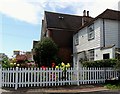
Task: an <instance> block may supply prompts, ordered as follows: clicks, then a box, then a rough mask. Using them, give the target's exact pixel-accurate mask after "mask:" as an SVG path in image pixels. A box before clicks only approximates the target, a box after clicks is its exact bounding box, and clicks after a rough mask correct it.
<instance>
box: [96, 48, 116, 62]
mask: <svg viewBox="0 0 120 94" xmlns="http://www.w3.org/2000/svg"><path fill="white" fill-rule="evenodd" d="M114 50H115V47H113V48H108V49H103V50H101V49H95V60H101V59H103V54H107V53H109V54H110V58H115V54H114V53H115V51H114Z"/></svg>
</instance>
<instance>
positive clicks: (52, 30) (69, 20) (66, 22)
mask: <svg viewBox="0 0 120 94" xmlns="http://www.w3.org/2000/svg"><path fill="white" fill-rule="evenodd" d="M85 13H86V11H84V16H75V15H69V14H61V13H53V12H48V11H45V13H44V19H43V20H42V28H41V39H42V38H43V37H50V38H52V39H53V41H54V42H55V43H56V44H57V45H58V47H59V52H58V56H59V57H60V58H61V59H62V61H63V62H65V63H67V62H70V63H72V62H73V57H72V53H73V43H72V41H73V33H74V32H75V31H77V30H78V29H79V27H80V26H82V25H83V24H82V23H83V22H84V23H87V22H88V21H90V20H91V19H92V18H91V17H89V12H87V15H86V14H85Z"/></svg>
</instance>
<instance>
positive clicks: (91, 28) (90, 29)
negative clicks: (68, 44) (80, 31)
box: [88, 24, 95, 40]
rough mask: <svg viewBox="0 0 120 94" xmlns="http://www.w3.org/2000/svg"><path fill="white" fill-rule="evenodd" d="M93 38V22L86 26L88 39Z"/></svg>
mask: <svg viewBox="0 0 120 94" xmlns="http://www.w3.org/2000/svg"><path fill="white" fill-rule="evenodd" d="M94 38H95V34H94V24H92V25H90V26H89V27H88V40H92V39H94Z"/></svg>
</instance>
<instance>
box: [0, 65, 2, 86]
mask: <svg viewBox="0 0 120 94" xmlns="http://www.w3.org/2000/svg"><path fill="white" fill-rule="evenodd" d="M0 88H2V64H0Z"/></svg>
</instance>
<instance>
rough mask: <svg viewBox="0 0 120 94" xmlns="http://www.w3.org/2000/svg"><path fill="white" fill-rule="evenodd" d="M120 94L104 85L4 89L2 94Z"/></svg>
mask: <svg viewBox="0 0 120 94" xmlns="http://www.w3.org/2000/svg"><path fill="white" fill-rule="evenodd" d="M101 93H102V94H120V91H119V90H114V91H113V90H112V91H111V90H108V89H107V88H105V87H104V86H103V85H80V86H61V87H47V88H45V87H42V88H40V87H39V88H38V87H36V88H18V90H14V88H3V89H2V93H1V94H101Z"/></svg>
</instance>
